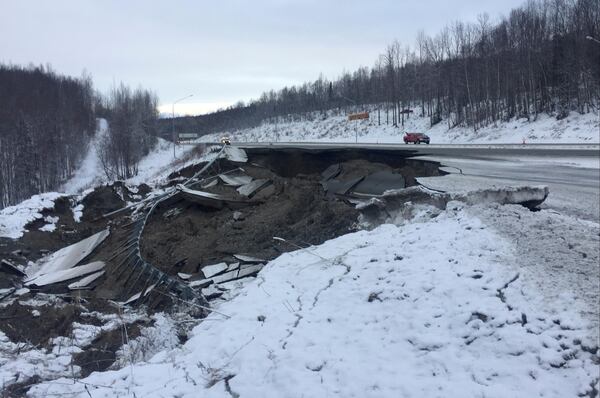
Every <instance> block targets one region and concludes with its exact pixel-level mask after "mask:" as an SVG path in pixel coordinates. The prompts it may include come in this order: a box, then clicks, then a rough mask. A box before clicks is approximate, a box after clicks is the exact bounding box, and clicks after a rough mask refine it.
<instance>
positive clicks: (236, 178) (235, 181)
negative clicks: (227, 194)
mask: <svg viewBox="0 0 600 398" xmlns="http://www.w3.org/2000/svg"><path fill="white" fill-rule="evenodd" d="M219 178H220V179H221V180H222V181H223V182H224V183H225V184H226V185H230V186H232V187H239V186H240V185H246V184H250V182H252V177H250V176H247V175H243V174H219Z"/></svg>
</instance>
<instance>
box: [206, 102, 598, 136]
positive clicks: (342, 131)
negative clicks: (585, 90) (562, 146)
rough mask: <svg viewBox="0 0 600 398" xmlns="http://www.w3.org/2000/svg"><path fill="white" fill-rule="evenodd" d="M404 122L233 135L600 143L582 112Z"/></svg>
mask: <svg viewBox="0 0 600 398" xmlns="http://www.w3.org/2000/svg"><path fill="white" fill-rule="evenodd" d="M415 112H416V113H415V114H413V115H411V116H410V117H409V119H407V120H406V121H405V125H404V127H403V128H395V127H392V126H391V125H386V124H385V113H384V112H382V113H381V125H379V124H378V121H377V111H376V110H374V109H372V110H371V118H370V119H369V120H363V121H352V122H351V121H348V118H347V116H345V115H340V116H335V115H333V114H332V113H331V112H329V113H327V115H325V116H323V114H321V113H314V114H312V115H311V118H312V119H313V120H302V121H294V122H281V123H275V124H268V123H263V124H262V125H260V126H258V127H255V128H252V129H244V130H239V131H234V132H231V133H230V134H229V135H230V136H231V139H232V141H239V142H300V141H310V142H313V141H320V142H355V140H358V142H359V143H402V136H403V134H404V132H405V131H406V132H421V133H426V134H427V135H429V136H430V137H431V142H432V143H433V144H482V143H484V144H491V143H495V144H522V143H523V140H525V142H526V143H538V144H542V143H544V144H548V143H550V144H557V143H586V144H592V143H595V144H597V143H599V142H600V115H599V114H598V113H587V114H584V115H580V114H579V113H577V112H571V114H570V115H569V116H568V117H567V118H565V119H562V120H556V118H554V117H551V116H548V115H545V114H540V115H538V117H537V120H535V121H527V119H513V120H511V121H510V122H498V123H496V124H495V125H490V126H488V127H485V128H482V129H480V130H478V131H473V129H472V128H466V127H455V128H451V129H449V128H448V124H447V123H446V122H445V121H442V122H441V123H438V124H437V125H435V126H433V127H430V126H429V118H427V117H425V118H423V117H420V116H418V110H415ZM223 135H224V133H222V132H220V133H218V134H211V135H207V136H203V137H202V140H203V141H204V142H218V141H219V139H220V138H221V137H222V136H223Z"/></svg>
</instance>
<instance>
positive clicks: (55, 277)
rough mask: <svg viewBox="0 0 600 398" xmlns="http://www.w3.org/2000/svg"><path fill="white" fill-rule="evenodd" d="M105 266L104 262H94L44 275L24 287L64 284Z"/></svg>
mask: <svg viewBox="0 0 600 398" xmlns="http://www.w3.org/2000/svg"><path fill="white" fill-rule="evenodd" d="M104 266H105V263H104V261H94V262H92V263H89V264H84V265H80V266H78V267H73V268H67V269H63V270H58V271H54V272H50V273H46V274H43V275H40V276H37V277H35V278H32V279H30V280H28V281H27V282H25V286H38V287H41V286H46V285H52V284H54V283H59V282H65V281H68V280H71V279H75V278H79V277H82V276H85V275H88V274H91V273H94V272H97V271H100V270H101V269H103V268H104Z"/></svg>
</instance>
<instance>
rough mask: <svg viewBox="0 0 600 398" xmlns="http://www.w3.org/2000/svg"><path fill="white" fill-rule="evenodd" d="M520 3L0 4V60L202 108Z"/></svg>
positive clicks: (343, 66) (373, 55)
mask: <svg viewBox="0 0 600 398" xmlns="http://www.w3.org/2000/svg"><path fill="white" fill-rule="evenodd" d="M521 3H522V1H521V0H502V1H499V0H411V1H404V0H372V1H364V0H363V1H354V0H346V1H344V0H340V1H327V0H320V1H318V0H303V1H292V0H254V1H241V0H239V1H238V0H229V1H227V0H213V1H193V0H188V1H184V0H181V1H175V0H171V1H152V0H146V1H123V0H97V1H91V0H71V1H66V0H52V1H45V0H37V1H30V0H0V62H4V63H14V64H22V65H26V64H29V63H34V64H46V63H50V64H51V65H52V66H53V68H54V69H55V70H56V71H57V72H60V73H63V74H68V75H75V76H79V75H81V73H82V72H83V71H84V70H86V71H87V72H89V73H90V74H91V75H92V77H93V79H94V85H95V87H96V88H97V89H99V90H100V91H102V92H106V91H107V90H108V89H109V88H110V87H111V85H112V84H113V82H117V83H118V82H120V81H123V82H125V83H126V84H128V85H130V86H134V87H135V86H138V85H141V86H143V87H144V88H148V89H151V90H153V91H155V92H156V93H157V94H158V96H159V98H160V103H161V111H162V112H170V111H171V103H172V102H173V101H175V100H177V99H179V98H181V97H184V96H186V95H188V94H194V97H192V98H190V99H188V100H186V101H183V102H181V103H179V104H177V107H176V109H175V111H176V113H178V114H193V113H201V112H207V111H211V110H214V109H216V108H217V107H222V106H226V105H230V104H232V103H234V102H236V101H238V100H248V99H251V98H257V97H258V96H259V95H260V94H261V93H262V92H263V91H266V90H270V89H278V88H282V87H283V86H286V85H292V84H296V83H302V82H304V81H308V80H314V79H316V78H317V77H318V76H319V74H320V73H323V74H324V75H325V76H326V77H327V78H330V79H335V78H337V77H338V76H339V75H340V74H341V73H342V71H344V70H346V71H352V70H354V69H356V68H357V67H359V66H372V65H373V64H374V62H375V60H376V59H377V57H378V55H379V54H380V53H382V52H383V50H384V49H385V47H386V46H387V45H388V44H390V43H391V42H392V41H393V40H395V39H398V40H399V41H400V42H401V43H402V44H411V45H412V44H413V43H414V41H415V37H416V35H417V33H418V31H419V30H424V31H425V32H426V33H428V34H432V35H433V34H435V33H437V32H438V31H439V30H440V29H441V28H442V27H443V26H444V25H446V24H448V23H450V22H452V21H455V20H462V21H476V19H477V15H479V14H481V13H483V12H487V13H488V14H489V15H490V17H492V19H496V18H497V17H498V16H500V15H503V14H506V13H508V11H509V10H510V9H511V8H513V7H515V6H518V5H520V4H521Z"/></svg>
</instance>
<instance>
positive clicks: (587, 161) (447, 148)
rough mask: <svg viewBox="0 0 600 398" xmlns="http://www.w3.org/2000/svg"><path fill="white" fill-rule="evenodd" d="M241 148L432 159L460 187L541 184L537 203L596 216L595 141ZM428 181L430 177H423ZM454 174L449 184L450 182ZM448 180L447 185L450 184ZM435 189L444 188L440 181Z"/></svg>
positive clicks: (599, 205) (599, 193)
mask: <svg viewBox="0 0 600 398" xmlns="http://www.w3.org/2000/svg"><path fill="white" fill-rule="evenodd" d="M235 145H239V146H240V147H243V148H253V149H260V150H278V149H285V148H295V149H302V150H307V151H321V150H344V149H356V148H362V149H372V150H375V151H386V152H387V151H394V152H397V153H398V155H399V156H403V157H407V158H417V159H423V160H430V161H436V162H439V163H441V164H442V166H445V168H444V170H445V171H447V172H450V173H453V174H457V175H461V180H458V181H461V183H462V184H463V185H464V186H469V184H470V185H471V186H473V187H484V186H486V185H487V186H490V185H495V186H501V185H519V184H520V185H523V184H527V185H547V186H548V187H549V188H550V195H549V197H548V199H547V201H546V203H545V204H544V205H543V207H546V208H552V209H555V210H558V211H560V212H562V213H566V214H570V215H574V216H577V217H579V218H583V219H586V220H590V221H595V222H599V218H600V146H599V145H598V144H591V145H583V144H571V145H569V144H567V145H565V144H557V145H553V144H539V145H538V144H527V145H498V144H492V145H481V144H477V145H423V144H422V145H404V144H360V143H359V144H349V143H320V142H309V143H236V144H235ZM448 180H450V179H448ZM429 181H431V180H429ZM456 181H457V180H456V178H454V179H453V180H452V184H455V183H456ZM452 184H450V185H452ZM436 185H437V187H438V188H439V187H446V188H447V189H449V186H448V183H447V182H446V181H444V180H440V181H439V183H437V182H436Z"/></svg>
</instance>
